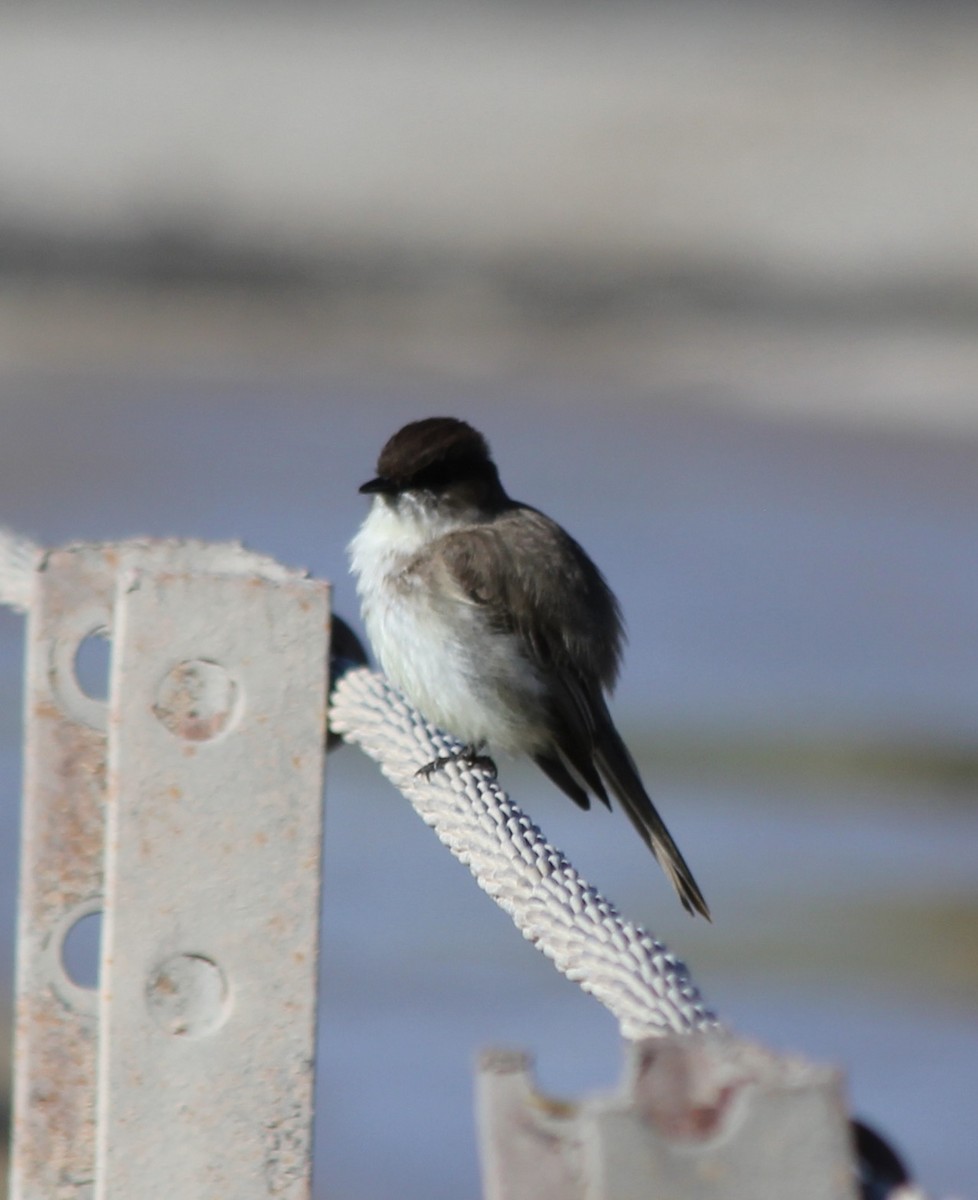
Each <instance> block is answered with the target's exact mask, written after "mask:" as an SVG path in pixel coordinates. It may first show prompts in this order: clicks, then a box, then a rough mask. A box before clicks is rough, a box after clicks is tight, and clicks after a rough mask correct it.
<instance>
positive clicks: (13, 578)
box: [0, 526, 43, 613]
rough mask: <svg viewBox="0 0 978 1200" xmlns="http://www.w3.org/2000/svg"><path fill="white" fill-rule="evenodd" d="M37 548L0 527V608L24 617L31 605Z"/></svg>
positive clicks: (38, 554)
mask: <svg viewBox="0 0 978 1200" xmlns="http://www.w3.org/2000/svg"><path fill="white" fill-rule="evenodd" d="M42 553H43V551H42V550H41V548H40V546H35V545H34V543H33V542H32V541H31V540H30V539H29V538H25V537H21V536H20V535H19V534H16V533H12V532H11V531H10V530H9V529H4V528H3V526H0V604H2V605H5V606H6V607H7V608H12V609H13V610H14V611H15V612H21V613H25V612H27V610H28V608H29V607H30V603H31V587H32V584H33V574H34V564H35V563H36V562H37V560H38V559H39V558H40V556H41V554H42Z"/></svg>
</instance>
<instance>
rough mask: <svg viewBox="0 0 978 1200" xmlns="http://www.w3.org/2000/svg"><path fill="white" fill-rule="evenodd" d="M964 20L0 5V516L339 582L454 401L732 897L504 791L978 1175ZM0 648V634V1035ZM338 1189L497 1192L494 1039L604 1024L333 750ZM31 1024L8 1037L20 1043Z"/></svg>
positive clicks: (977, 140)
mask: <svg viewBox="0 0 978 1200" xmlns="http://www.w3.org/2000/svg"><path fill="white" fill-rule="evenodd" d="M976 112H978V14H976V12H975V10H973V9H972V8H971V7H970V6H966V5H960V6H955V5H951V4H946V5H945V4H936V5H935V4H929V5H926V6H924V5H916V4H913V3H909V2H908V3H905V4H902V5H877V4H873V3H869V2H868V0H867V2H866V3H856V4H851V5H845V6H843V5H838V6H837V5H834V4H830V3H816V4H814V5H806V6H804V7H802V6H795V5H791V4H787V3H783V4H770V5H766V6H762V5H756V4H745V3H728V4H724V5H720V4H710V3H706V2H705V0H703V2H700V0H691V2H686V3H682V4H680V3H672V4H670V3H652V2H650V3H643V4H639V3H633V4H628V3H611V4H606V5H602V6H600V7H598V6H596V5H585V4H583V3H581V4H571V3H556V2H549V3H545V2H539V3H532V4H525V5H521V6H517V5H512V4H507V3H505V0H484V2H483V3H480V4H477V3H471V4H466V3H459V4H452V5H438V4H435V3H431V4H426V5H422V4H418V3H405V4H401V5H397V6H393V5H389V4H366V5H364V4H357V5H353V4H339V5H332V6H329V7H327V6H324V5H320V4H314V3H306V4H300V3H286V4H281V5H279V6H276V7H275V8H274V9H272V8H270V7H266V6H263V5H258V4H236V5H228V4H221V3H217V2H214V3H210V4H206V5H196V6H193V7H190V6H186V7H183V6H179V5H174V4H161V5H155V6H152V7H151V6H148V5H146V6H144V5H139V4H130V5H126V6H116V5H110V4H107V3H105V4H103V3H98V2H97V0H90V2H89V3H88V4H86V5H85V6H84V8H83V9H79V8H78V7H77V6H68V5H59V4H53V3H51V4H38V3H32V4H18V3H14V4H10V5H7V6H6V7H5V8H4V9H3V11H2V12H0V415H2V426H0V521H2V522H3V523H4V524H7V525H9V526H11V527H13V528H15V529H17V530H20V531H22V532H25V533H28V534H30V535H31V536H33V537H34V538H36V539H37V540H39V541H41V542H43V543H45V544H49V545H56V544H60V543H62V542H65V541H68V540H75V539H81V538H91V539H99V540H101V539H113V538H122V537H128V536H130V535H136V534H158V535H169V534H176V535H186V536H193V537H202V538H228V537H240V538H243V539H244V540H245V541H246V542H247V543H248V544H249V545H250V546H252V547H254V548H255V549H257V550H261V551H265V552H268V553H271V554H273V555H276V556H277V557H279V558H281V559H282V560H283V561H285V562H288V563H293V564H304V565H307V566H309V567H310V568H312V569H313V570H314V571H315V572H316V573H317V574H321V575H324V576H327V577H329V578H331V579H332V580H334V581H335V584H336V592H335V601H336V608H337V611H338V612H340V613H341V614H343V615H345V616H347V617H352V616H354V615H355V612H356V608H355V601H354V595H353V589H352V586H351V584H350V582H349V580H348V577H347V573H346V571H347V568H346V559H345V545H346V543H347V541H348V540H349V538H350V536H351V535H352V533H353V531H354V530H355V528H356V526H357V524H358V522H359V521H360V519H361V517H362V514H363V511H364V503H363V500H362V498H361V497H359V496H358V495H357V494H356V488H357V485H358V484H359V483H360V482H362V481H363V480H364V479H366V478H368V477H369V476H370V475H371V474H372V467H373V463H374V459H375V457H376V454H377V451H378V449H379V447H380V445H381V444H382V442H383V441H384V439H385V438H386V437H387V436H388V435H389V434H390V433H392V432H393V431H394V430H395V429H396V428H397V427H398V426H399V425H400V424H402V423H404V422H405V421H407V420H411V419H414V418H417V417H420V416H426V415H433V414H454V415H459V416H462V417H465V418H467V419H470V420H471V421H472V422H473V423H474V424H476V425H477V426H478V427H479V428H481V429H483V430H484V431H485V432H486V434H487V435H488V436H489V438H490V440H491V442H492V444H493V447H494V449H495V451H496V455H497V458H498V461H499V462H500V464H501V467H502V472H503V478H504V481H505V482H506V484H507V486H508V487H509V489H510V491H511V492H512V493H513V494H514V495H516V496H518V497H520V498H524V499H527V500H529V501H531V502H533V503H535V504H537V505H539V506H540V507H542V508H543V509H544V510H545V511H548V512H550V513H551V514H553V515H554V516H556V517H558V519H560V520H561V521H562V522H563V523H564V524H566V525H567V526H568V527H569V528H570V530H571V531H572V532H573V533H574V534H575V535H576V536H577V537H578V538H579V539H580V540H581V541H582V542H583V544H584V545H585V546H586V547H587V548H588V549H589V550H590V551H591V553H592V554H593V556H594V557H595V559H596V560H597V561H598V563H599V564H600V565H601V566H602V568H603V569H604V570H605V572H606V573H607V575H608V576H609V578H610V580H611V581H612V583H613V585H614V586H615V588H616V590H617V591H618V593H619V596H620V598H621V600H622V603H623V606H624V610H625V613H626V616H627V618H628V622H629V626H630V633H631V638H630V654H629V657H628V660H627V665H626V670H625V674H624V678H623V681H622V684H621V687H620V689H619V694H618V698H617V702H616V711H617V713H618V714H619V717H620V720H621V723H622V724H623V726H624V727H625V728H626V729H627V730H628V732H629V735H630V740H631V742H632V744H633V746H634V747H635V749H636V751H637V753H638V756H639V758H640V761H641V763H642V766H643V769H644V772H645V774H646V777H647V779H648V781H649V784H650V787H651V789H652V790H653V792H654V794H655V795H656V797H657V800H658V802H659V803H660V806H661V808H662V810H663V812H664V813H665V815H666V817H667V820H668V821H669V824H670V826H671V827H672V829H673V832H674V833H675V834H676V837H677V840H678V841H679V842H680V844H681V845H682V847H683V850H684V852H685V854H686V856H687V857H688V859H689V861H690V863H691V865H692V866H693V868H694V870H695V872H696V875H697V877H698V879H699V881H700V883H701V884H702V886H703V888H704V891H705V892H706V895H707V897H708V899H709V900H710V903H711V906H712V908H713V911H714V913H715V925H714V926H712V927H705V926H704V925H703V924H702V923H693V922H691V921H689V920H688V919H687V918H686V917H685V914H683V913H682V911H681V910H680V909H679V908H678V905H676V904H675V902H674V899H673V897H672V895H671V894H670V893H669V891H668V888H667V886H666V885H665V884H664V882H663V880H662V879H661V878H660V876H659V873H658V872H657V870H656V868H655V867H654V865H653V864H651V863H650V862H649V860H648V858H647V855H646V853H645V851H644V849H643V848H642V847H641V845H640V844H639V843H638V841H637V839H636V838H634V836H633V835H632V834H631V831H630V829H629V828H627V827H626V824H627V823H625V822H624V821H623V820H622V819H620V818H619V817H618V816H617V815H615V816H608V815H607V814H605V813H596V814H591V815H584V814H580V813H578V812H577V811H576V810H573V808H572V806H570V805H569V804H567V803H566V802H565V801H564V800H563V799H562V798H561V797H560V796H559V795H558V794H557V793H556V792H555V791H554V790H553V789H552V788H551V787H550V785H549V784H548V783H547V782H546V781H545V780H544V779H543V778H542V777H539V776H537V775H535V774H533V773H532V772H530V771H527V770H525V769H523V768H520V767H519V766H518V765H513V766H511V765H509V764H506V765H505V766H504V770H503V779H504V782H505V783H507V784H509V785H510V786H511V790H512V791H513V792H514V794H515V795H516V796H517V798H518V799H519V800H520V802H521V803H522V804H523V805H524V806H525V807H526V808H527V809H528V811H529V812H530V813H531V815H532V816H533V817H534V819H535V820H536V821H537V822H538V823H540V824H541V825H542V826H543V827H544V829H545V830H546V831H547V833H548V835H549V836H550V837H551V839H552V840H554V841H555V842H556V843H557V844H558V845H560V846H561V847H562V848H563V849H564V850H565V851H566V852H567V853H568V854H569V855H570V857H571V859H572V860H573V861H574V862H575V865H576V866H577V867H578V868H579V869H580V870H581V871H582V872H583V873H584V874H585V875H586V876H587V877H589V878H590V879H591V880H593V881H594V882H595V883H597V884H598V885H599V886H600V887H601V888H602V889H603V890H604V891H605V892H606V893H607V894H608V895H610V896H611V897H612V898H613V899H614V900H616V901H617V902H618V903H619V904H620V905H621V907H622V908H623V910H624V911H625V913H626V914H627V915H628V916H630V917H631V918H633V919H635V920H638V921H641V922H643V923H645V924H646V925H648V926H649V927H651V928H652V929H654V930H655V931H656V932H657V933H658V934H660V935H661V936H663V937H664V938H665V939H666V940H667V941H668V942H669V944H670V945H671V946H672V947H673V948H674V949H675V950H676V951H677V952H679V953H680V954H682V955H683V956H684V957H686V958H687V959H688V960H689V961H690V962H691V965H692V967H693V970H694V973H695V975H696V977H697V979H698V980H699V982H700V983H701V985H702V987H703V988H704V990H705V991H706V992H707V995H708V996H709V997H710V999H711V1000H712V1001H713V1002H714V1004H715V1005H716V1007H717V1008H718V1010H719V1011H720V1013H721V1014H722V1015H723V1016H724V1017H725V1018H727V1019H728V1020H729V1021H730V1022H732V1023H735V1024H736V1025H737V1026H738V1027H739V1028H740V1029H742V1030H743V1031H745V1032H746V1033H749V1034H752V1035H755V1036H757V1037H758V1038H760V1039H763V1040H765V1041H767V1042H770V1043H773V1044H774V1045H777V1046H782V1047H787V1048H793V1049H798V1050H802V1051H805V1052H807V1053H809V1054H811V1055H813V1056H815V1057H818V1058H822V1059H827V1060H829V1061H832V1062H836V1063H839V1064H841V1065H842V1066H844V1067H845V1068H846V1070H847V1072H848V1074H849V1083H850V1088H851V1093H852V1098H853V1103H854V1107H855V1109H856V1110H857V1111H859V1112H860V1113H861V1114H863V1115H864V1116H865V1117H866V1118H867V1119H868V1120H870V1122H871V1123H875V1124H876V1125H877V1126H879V1127H880V1128H881V1129H882V1130H883V1131H885V1132H886V1133H887V1134H888V1135H889V1136H891V1137H892V1138H893V1139H894V1140H895V1142H896V1143H897V1145H898V1146H899V1147H900V1148H901V1149H902V1150H903V1151H904V1152H905V1154H906V1155H907V1157H908V1158H909V1160H910V1162H911V1164H912V1165H913V1166H914V1168H915V1169H916V1171H917V1173H918V1175H919V1177H920V1179H921V1181H922V1182H923V1183H924V1184H925V1185H926V1186H927V1187H928V1188H930V1189H932V1190H933V1192H934V1193H935V1194H941V1195H944V1194H949V1193H951V1192H954V1193H956V1194H960V1195H967V1194H971V1195H973V1196H974V1195H978V1139H976V1138H975V1135H974V1130H975V1117H976V1088H975V1083H974V1079H975V1074H976V1071H978V1010H976V1001H978V870H976V848H978V804H976V798H978V795H976V793H978V727H976V725H978V639H976V613H978V533H976V519H978V469H976V467H978V338H976V333H978V328H976V327H978V217H976V214H978V122H976V121H975V113H976ZM21 656H22V626H21V622H20V620H19V619H17V618H15V617H14V616H12V615H10V614H8V613H0V696H2V700H3V703H2V704H0V1014H3V1015H4V1019H5V1022H6V1019H7V1018H9V1006H10V995H11V981H10V975H11V967H12V956H13V945H12V937H13V922H14V895H15V871H16V846H17V828H18V799H19V782H20V737H21V725H20V714H19V704H20V671H21ZM326 866H327V878H326V903H325V910H324V912H325V923H324V938H325V949H324V964H323V978H324V1000H323V1019H322V1041H321V1054H320V1108H319V1116H318V1124H317V1144H318V1151H319V1153H318V1166H317V1180H318V1182H317V1187H318V1193H319V1194H320V1195H323V1196H325V1195H329V1196H330V1197H331V1198H333V1200H386V1198H389V1197H391V1196H394V1195H397V1196H401V1197H408V1198H410V1197H419V1198H420V1197H425V1198H426V1200H449V1198H452V1200H458V1197H460V1196H467V1197H475V1196H477V1195H478V1191H479V1189H478V1178H477V1166H476V1155H475V1143H474V1135H473V1130H472V1116H471V1103H470V1091H471V1067H472V1063H473V1060H474V1056H475V1054H476V1052H477V1051H478V1049H479V1048H480V1047H483V1046H486V1045H490V1044H498V1043H504V1044H513V1045H517V1046H522V1047H526V1048H530V1049H532V1050H533V1051H534V1052H536V1054H537V1055H538V1062H539V1071H540V1077H541V1080H542V1082H543V1084H544V1085H545V1086H547V1087H550V1088H553V1089H556V1090H558V1091H562V1092H566V1093H569V1094H575V1093H578V1092H580V1091H582V1090H584V1089H586V1088H593V1087H605V1086H609V1085H611V1084H612V1083H613V1082H614V1081H615V1080H616V1078H617V1073H618V1061H619V1046H618V1041H617V1037H616V1033H615V1029H614V1025H613V1022H612V1021H611V1019H610V1018H609V1017H608V1016H607V1015H606V1014H604V1012H603V1010H601V1009H600V1007H599V1006H598V1005H597V1004H596V1003H595V1002H593V1001H592V1000H590V999H588V998H587V997H585V996H583V995H581V994H579V993H578V992H577V990H576V989H575V988H574V987H573V986H572V985H570V984H568V983H567V982H565V981H564V980H562V979H560V978H559V977H558V976H557V975H556V974H555V973H554V972H553V970H552V968H551V967H550V965H549V963H547V962H546V961H545V960H544V959H543V958H542V957H541V956H539V955H538V954H537V953H536V952H535V951H533V950H532V949H531V948H530V947H529V945H527V944H525V943H523V942H522V941H521V940H520V939H519V938H518V936H517V935H516V934H515V932H514V930H513V929H512V927H511V926H510V924H509V922H508V920H507V919H506V918H505V917H504V916H503V915H502V914H501V913H499V912H498V911H497V910H496V909H495V908H494V906H493V905H492V904H491V903H490V902H489V901H488V900H487V898H486V897H485V896H483V895H482V894H481V893H479V892H478V891H477V889H476V888H475V887H474V885H473V884H472V882H471V880H470V879H469V877H468V875H467V873H466V872H465V871H464V869H462V868H461V867H459V866H458V864H456V863H455V862H454V861H453V860H451V859H450V857H449V856H448V855H447V854H446V853H445V851H444V850H443V849H442V848H441V847H440V846H439V845H437V844H436V842H435V840H434V839H433V837H432V836H431V834H430V833H429V831H428V830H427V829H425V828H424V827H423V826H422V825H421V823H420V822H419V821H418V819H417V818H416V817H415V815H414V814H413V812H412V811H411V810H410V808H409V806H408V805H407V804H406V802H404V801H402V800H401V798H400V797H399V796H398V795H397V794H396V793H394V792H393V791H392V789H391V788H390V787H388V786H387V785H385V784H384V783H383V781H382V780H381V779H380V778H379V776H378V775H377V772H376V771H375V770H374V769H373V768H372V767H371V765H370V764H369V763H367V762H366V761H365V760H364V759H362V758H361V757H360V756H359V755H358V754H357V753H356V752H355V751H352V750H344V751H341V752H340V753H338V754H337V755H336V756H334V757H333V758H332V759H331V760H330V774H329V782H328V804H327V844H326ZM8 1048H9V1034H8V1033H7V1032H6V1023H5V1025H4V1032H3V1034H2V1036H0V1054H4V1053H6V1052H7V1050H8Z"/></svg>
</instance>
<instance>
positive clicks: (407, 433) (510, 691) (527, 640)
mask: <svg viewBox="0 0 978 1200" xmlns="http://www.w3.org/2000/svg"><path fill="white" fill-rule="evenodd" d="M377 469H378V474H377V477H376V478H375V479H373V480H371V481H370V482H369V483H366V484H364V485H363V487H362V488H361V489H360V490H361V491H363V492H367V493H370V494H373V495H374V497H375V499H374V502H373V506H372V508H371V511H370V514H369V515H368V517H367V519H366V520H365V521H364V524H363V526H362V527H361V530H360V532H359V533H358V535H357V537H356V539H355V540H354V542H353V543H352V546H351V552H352V562H353V569H354V572H355V573H356V574H357V576H358V590H359V592H360V595H361V600H362V603H363V611H364V619H365V622H366V625H367V631H368V634H369V636H370V640H371V642H372V643H373V646H374V649H375V651H376V652H377V655H378V657H379V658H380V660H381V664H382V665H383V667H384V669H385V671H386V672H387V674H388V675H389V676H390V678H391V679H392V681H393V682H394V683H395V684H396V685H397V686H398V687H400V688H401V690H402V691H403V692H404V693H405V695H406V696H407V697H408V699H409V700H411V701H412V703H414V704H415V705H416V706H417V707H418V708H419V709H420V710H421V712H422V713H424V715H425V716H426V717H427V718H428V719H429V720H431V721H433V722H434V723H436V724H438V725H441V726H442V727H443V728H445V729H447V730H448V731H449V732H451V733H454V734H456V736H458V737H459V738H461V739H462V740H463V741H464V742H466V743H467V744H469V745H470V746H472V747H473V748H474V749H475V750H478V749H482V748H484V747H488V748H489V749H491V750H503V751H507V752H510V753H523V754H528V755H530V757H532V758H533V760H534V761H535V762H536V763H537V765H538V766H539V767H540V768H541V769H542V770H543V771H544V772H545V773H546V774H547V775H548V776H549V777H550V779H551V780H552V781H553V782H554V783H555V784H556V785H557V786H558V787H559V788H560V789H561V790H562V791H563V792H565V793H566V794H567V795H568V796H569V797H570V798H571V799H572V800H573V801H574V802H575V803H576V804H578V805H580V807H581V808H585V809H586V808H588V807H589V806H590V798H591V796H595V797H597V798H598V799H599V800H600V801H601V802H602V803H603V804H605V805H607V806H608V807H609V808H610V807H611V805H610V800H609V792H610V793H611V795H613V796H614V797H615V798H617V799H618V801H619V802H620V803H621V805H622V807H623V808H624V810H625V812H626V813H627V814H628V817H629V819H630V820H631V822H632V824H633V825H634V826H635V828H636V829H637V830H638V832H639V834H640V835H641V837H642V838H643V840H644V841H645V842H646V844H647V845H648V846H649V848H650V849H651V851H652V853H653V854H654V855H655V857H656V858H657V859H658V861H659V862H660V864H661V865H662V867H663V869H664V870H665V872H666V874H667V876H668V877H669V879H670V881H671V882H672V884H673V886H674V887H675V889H676V892H677V893H678V895H679V898H680V900H681V901H682V903H683V906H684V907H685V908H686V909H687V910H688V911H689V912H691V913H692V912H698V913H701V914H702V915H703V916H705V917H709V909H708V908H707V905H706V901H705V900H704V899H703V896H702V893H701V892H700V890H699V888H698V887H697V885H696V882H695V880H694V879H693V876H692V873H691V872H690V870H689V868H688V866H687V865H686V862H685V860H684V859H683V856H682V854H681V853H680V851H679V848H678V847H677V846H676V844H675V842H674V841H673V840H672V837H671V836H670V834H669V831H668V829H667V828H666V826H665V824H664V823H663V821H662V819H661V817H660V816H659V814H658V812H657V811H656V808H655V806H654V805H653V803H652V801H651V800H650V799H649V796H648V794H647V793H646V791H645V788H644V787H643V785H642V782H641V779H640V777H639V773H638V770H637V768H636V766H635V763H634V761H633V760H632V757H631V755H630V754H629V752H628V750H627V748H626V747H625V745H624V743H623V742H622V740H621V738H620V736H619V735H618V732H617V730H616V729H615V726H614V723H613V722H612V719H611V716H610V714H609V712H608V708H607V704H606V701H605V693H606V692H608V691H610V690H611V689H612V687H613V686H614V683H615V680H616V677H617V674H618V668H619V663H620V659H621V650H622V642H623V632H622V621H621V614H620V610H619V607H618V602H617V601H616V599H615V597H614V595H613V594H612V592H611V589H610V588H609V587H608V585H607V583H606V582H605V580H604V577H603V576H602V574H601V572H600V571H599V570H598V568H597V567H596V566H595V565H594V563H592V562H591V560H590V558H589V557H588V556H587V554H586V553H585V552H584V550H583V549H582V548H581V547H580V545H578V543H577V542H576V541H575V540H574V539H573V538H572V537H571V536H570V535H569V534H568V533H567V532H566V531H565V530H563V529H562V528H561V527H560V526H559V525H558V524H556V522H554V521H552V520H551V519H550V518H549V517H547V516H545V515H544V514H543V513H541V512H539V511H538V510H536V509H534V508H531V507H529V506H528V505H525V504H521V503H519V502H518V501H515V500H512V499H510V498H509V496H508V495H507V494H506V492H505V490H504V488H503V486H502V484H501V483H500V481H499V476H498V472H497V470H496V467H495V464H494V463H493V461H492V459H491V457H490V454H489V448H488V445H487V444H486V442H485V439H484V438H483V437H482V435H481V434H479V433H477V432H476V430H474V429H472V427H471V426H469V425H467V424H465V423H464V422H462V421H457V420H455V419H453V418H448V417H433V418H429V419H428V420H424V421H416V422H414V423H412V424H411V425H407V426H405V428H404V429H402V430H400V431H399V432H398V433H396V434H395V435H394V436H393V437H392V438H391V439H390V441H389V442H388V443H387V444H386V445H385V447H384V449H383V450H382V452H381V454H380V458H379V460H378V464H377Z"/></svg>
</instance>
